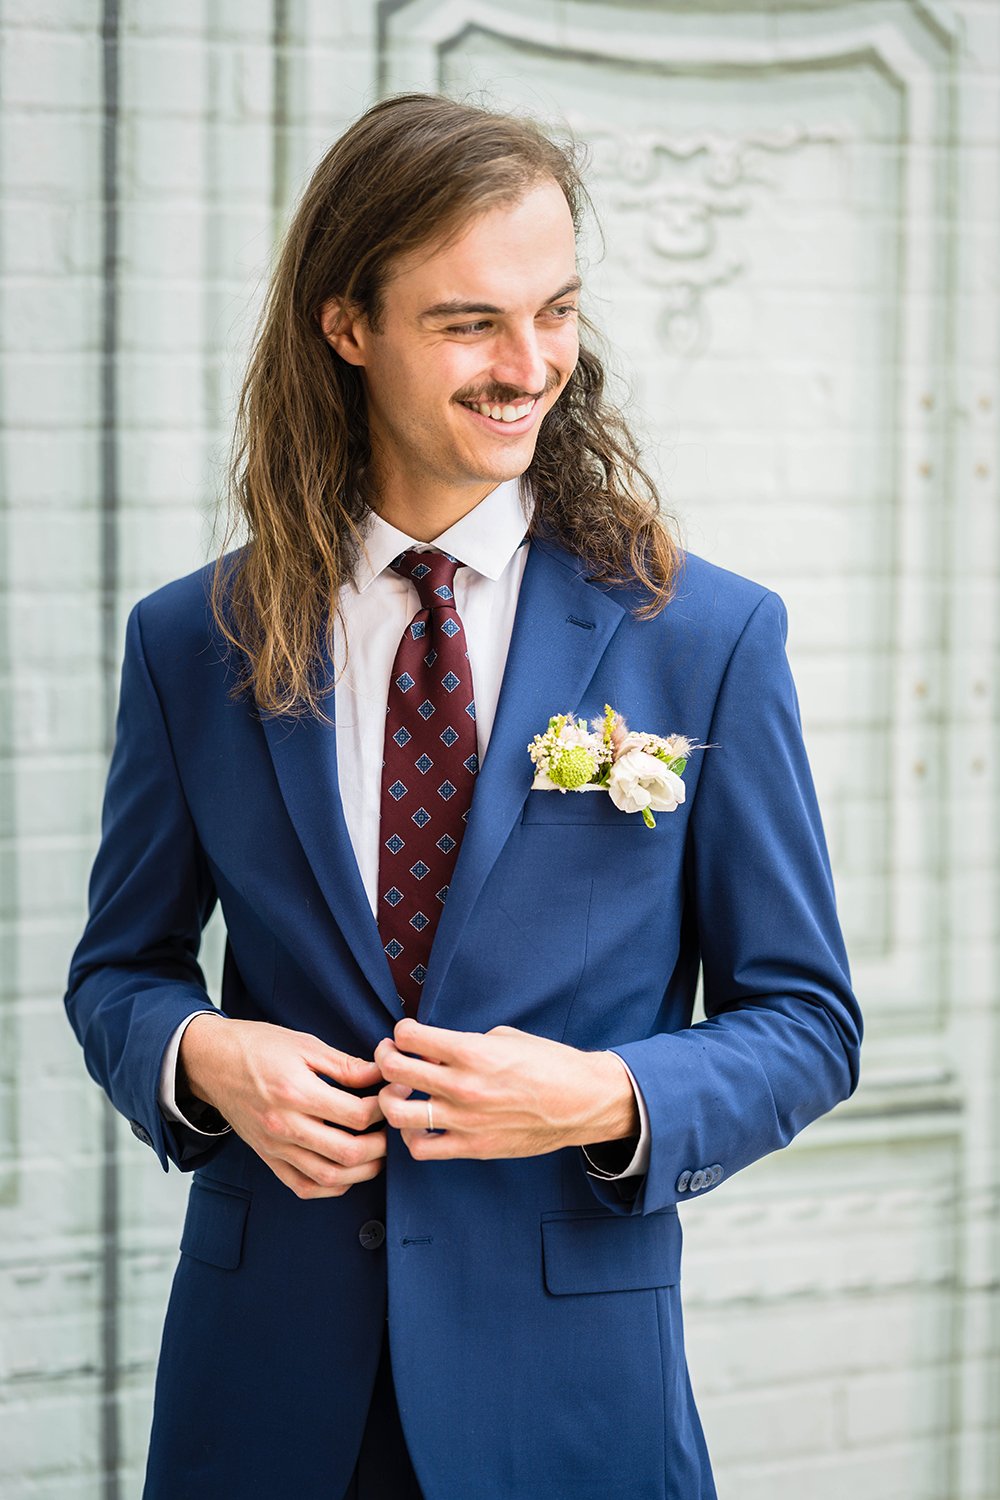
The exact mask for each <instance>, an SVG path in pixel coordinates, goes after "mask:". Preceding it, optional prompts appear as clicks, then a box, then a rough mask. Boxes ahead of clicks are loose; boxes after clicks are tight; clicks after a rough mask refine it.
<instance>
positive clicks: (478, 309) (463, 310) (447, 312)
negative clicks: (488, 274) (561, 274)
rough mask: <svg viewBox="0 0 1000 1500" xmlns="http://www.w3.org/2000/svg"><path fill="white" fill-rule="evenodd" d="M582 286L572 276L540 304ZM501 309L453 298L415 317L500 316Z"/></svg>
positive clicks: (578, 279)
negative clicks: (488, 314) (472, 314)
mask: <svg viewBox="0 0 1000 1500" xmlns="http://www.w3.org/2000/svg"><path fill="white" fill-rule="evenodd" d="M582 286H583V282H582V281H581V280H580V277H579V276H572V277H570V279H569V281H567V282H566V285H565V286H561V287H560V288H559V290H558V291H557V292H553V293H552V296H551V297H546V299H545V301H544V302H543V303H542V306H543V307H548V306H549V305H550V304H551V303H553V302H558V301H559V298H560V297H567V296H568V295H569V294H570V292H578V291H579V290H580V288H581V287H582ZM503 311H504V309H503V308H502V307H494V306H493V304H492V303H491V302H461V301H458V300H454V301H451V302H435V303H434V306H433V307H425V308H424V310H423V312H420V313H418V314H417V317H418V318H420V319H425V318H457V317H466V316H468V315H469V314H470V313H491V314H493V315H494V316H501V315H502V314H503Z"/></svg>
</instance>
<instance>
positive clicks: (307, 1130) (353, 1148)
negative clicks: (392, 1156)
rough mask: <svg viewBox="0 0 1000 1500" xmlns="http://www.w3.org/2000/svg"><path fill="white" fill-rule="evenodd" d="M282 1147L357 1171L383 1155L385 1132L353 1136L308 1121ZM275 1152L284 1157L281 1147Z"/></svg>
mask: <svg viewBox="0 0 1000 1500" xmlns="http://www.w3.org/2000/svg"><path fill="white" fill-rule="evenodd" d="M283 1144H288V1145H289V1146H294V1147H295V1148H296V1149H301V1150H305V1151H309V1152H310V1153H312V1154H313V1155H315V1156H321V1157H323V1158H324V1160H326V1161H331V1162H334V1163H335V1164H337V1165H339V1166H343V1167H357V1166H362V1165H363V1164H364V1163H366V1162H370V1161H377V1160H378V1159H379V1158H380V1157H383V1156H384V1155H385V1153H386V1149H387V1148H386V1133H385V1130H384V1128H383V1129H382V1130H369V1131H365V1132H364V1133H363V1134H361V1135H353V1134H351V1132H350V1131H346V1130H337V1129H335V1128H334V1127H332V1126H322V1125H315V1124H314V1123H313V1122H312V1121H311V1120H306V1121H301V1122H300V1128H298V1129H294V1128H293V1130H291V1131H290V1132H289V1135H288V1136H287V1138H286V1142H285V1143H283ZM275 1150H276V1151H279V1152H281V1154H282V1155H283V1154H284V1153H283V1152H282V1151H281V1146H276V1147H275Z"/></svg>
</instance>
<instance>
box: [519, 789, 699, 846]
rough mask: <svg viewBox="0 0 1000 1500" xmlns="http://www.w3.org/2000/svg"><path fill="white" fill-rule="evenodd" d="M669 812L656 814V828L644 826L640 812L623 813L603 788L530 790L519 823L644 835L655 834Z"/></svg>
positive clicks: (666, 818)
mask: <svg viewBox="0 0 1000 1500" xmlns="http://www.w3.org/2000/svg"><path fill="white" fill-rule="evenodd" d="M671 816H672V815H671V814H669V813H657V814H656V828H655V829H652V828H647V827H646V825H645V823H644V822H643V821H642V813H626V812H622V810H621V808H620V807H616V806H615V804H614V803H613V802H612V800H611V797H610V796H609V794H608V793H607V792H605V791H597V792H547V791H541V790H538V791H534V792H529V793H528V795H527V797H526V798H525V800H524V808H523V810H522V812H521V823H522V825H524V824H527V823H549V824H553V823H558V824H561V825H570V826H571V825H573V824H577V825H579V826H581V827H585V828H595V827H601V828H609V829H617V830H618V831H619V832H620V833H635V832H638V831H641V832H642V833H645V834H646V835H647V837H648V836H649V834H651V833H656V832H658V831H659V829H660V828H661V826H662V823H663V822H664V821H669V818H670V817H671Z"/></svg>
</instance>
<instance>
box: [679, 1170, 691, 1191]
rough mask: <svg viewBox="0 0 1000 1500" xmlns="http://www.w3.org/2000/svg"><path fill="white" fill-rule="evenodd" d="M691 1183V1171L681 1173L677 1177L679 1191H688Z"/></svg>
mask: <svg viewBox="0 0 1000 1500" xmlns="http://www.w3.org/2000/svg"><path fill="white" fill-rule="evenodd" d="M690 1185H691V1173H690V1172H682V1173H681V1175H680V1176H679V1177H678V1179H677V1191H678V1192H679V1193H686V1192H687V1190H688V1188H689V1187H690Z"/></svg>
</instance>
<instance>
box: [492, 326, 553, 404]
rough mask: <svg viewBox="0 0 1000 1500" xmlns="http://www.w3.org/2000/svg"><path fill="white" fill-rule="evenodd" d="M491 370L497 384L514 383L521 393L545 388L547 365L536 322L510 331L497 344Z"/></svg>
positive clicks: (537, 391)
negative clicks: (543, 356)
mask: <svg viewBox="0 0 1000 1500" xmlns="http://www.w3.org/2000/svg"><path fill="white" fill-rule="evenodd" d="M490 373H491V375H492V376H493V379H494V380H495V381H496V383H497V385H506V386H511V387H513V389H514V390H516V391H518V392H520V393H521V394H522V395H526V396H527V395H537V394H538V393H539V392H540V391H544V389H545V387H546V384H547V382H548V366H547V365H546V363H545V360H544V359H543V358H542V351H541V348H540V345H539V337H538V330H537V329H536V328H535V326H534V323H531V324H529V325H528V326H527V327H524V328H521V327H516V328H510V329H508V330H507V332H506V333H505V334H504V336H503V338H502V339H500V340H499V341H498V342H497V344H496V346H495V349H494V358H493V364H492V368H491V370H490Z"/></svg>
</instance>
